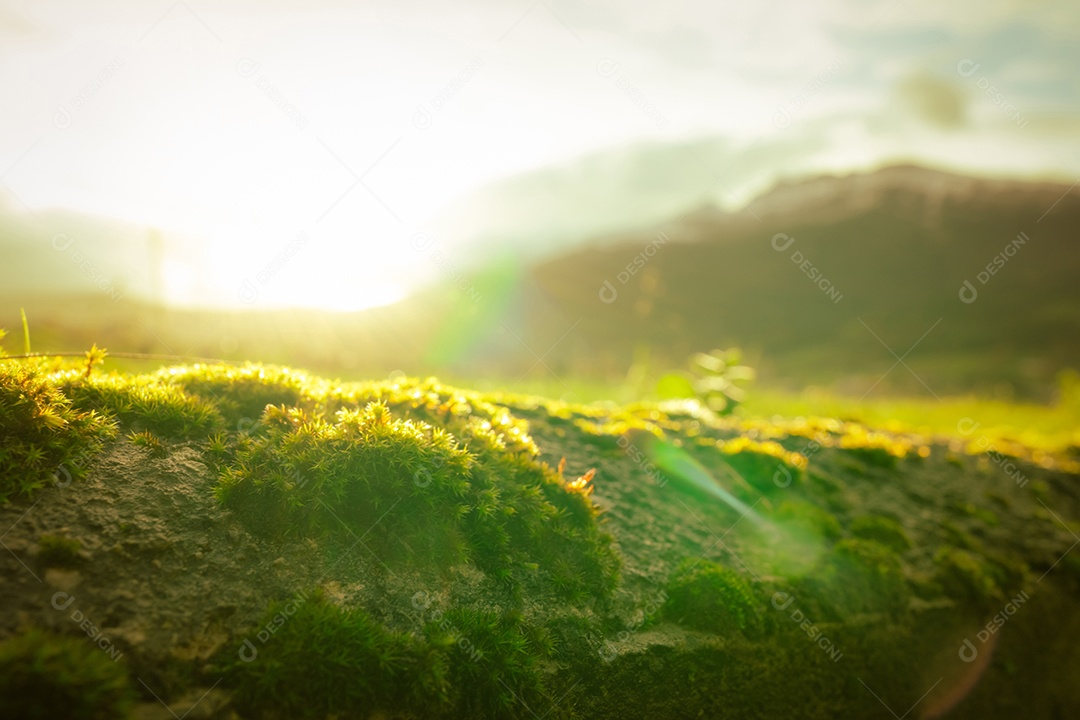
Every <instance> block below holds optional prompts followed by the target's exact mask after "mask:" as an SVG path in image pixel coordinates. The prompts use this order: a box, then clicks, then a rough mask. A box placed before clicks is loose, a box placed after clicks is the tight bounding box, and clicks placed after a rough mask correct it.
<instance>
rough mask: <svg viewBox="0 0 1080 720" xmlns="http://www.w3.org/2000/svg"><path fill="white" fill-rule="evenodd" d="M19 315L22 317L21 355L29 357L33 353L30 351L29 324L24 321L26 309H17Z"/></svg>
mask: <svg viewBox="0 0 1080 720" xmlns="http://www.w3.org/2000/svg"><path fill="white" fill-rule="evenodd" d="M19 315H21V316H22V331H23V354H25V355H29V354H30V353H31V352H33V351H32V350H31V349H30V323H28V322H27V321H26V308H19Z"/></svg>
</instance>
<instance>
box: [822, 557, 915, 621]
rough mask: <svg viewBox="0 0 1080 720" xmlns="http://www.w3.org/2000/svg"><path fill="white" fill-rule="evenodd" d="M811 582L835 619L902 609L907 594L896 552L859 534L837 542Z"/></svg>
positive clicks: (900, 610)
mask: <svg viewBox="0 0 1080 720" xmlns="http://www.w3.org/2000/svg"><path fill="white" fill-rule="evenodd" d="M810 584H811V586H812V587H814V588H815V594H816V595H817V597H818V599H819V600H820V602H821V605H822V606H823V607H828V608H832V611H833V612H832V614H833V617H834V618H837V619H839V618H845V617H849V616H850V614H853V613H881V612H886V613H892V614H895V613H901V612H903V611H904V610H906V608H907V607H908V600H909V597H910V592H909V590H908V587H907V585H906V583H905V581H904V576H903V565H902V563H901V562H900V559H899V558H898V557H897V556H896V553H895V552H894V551H893V550H891V549H890V548H888V547H886V546H885V545H882V544H880V543H878V542H876V541H873V540H864V539H859V538H847V539H844V540H841V541H839V542H838V543H836V545H835V546H833V548H832V550H831V551H830V552H829V553H828V554H827V555H826V556H825V558H824V559H823V564H822V567H821V569H820V572H819V573H816V574H815V575H814V576H813V578H812V579H811V581H810Z"/></svg>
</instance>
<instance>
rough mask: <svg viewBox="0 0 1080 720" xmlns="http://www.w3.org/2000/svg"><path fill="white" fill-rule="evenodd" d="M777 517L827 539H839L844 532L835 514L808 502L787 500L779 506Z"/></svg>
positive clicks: (790, 524)
mask: <svg viewBox="0 0 1080 720" xmlns="http://www.w3.org/2000/svg"><path fill="white" fill-rule="evenodd" d="M776 518H777V519H778V520H781V521H783V522H784V523H785V524H787V525H789V526H794V527H797V528H801V529H802V530H804V531H807V532H809V533H810V534H811V535H813V536H815V537H819V538H824V539H826V540H837V539H839V537H840V536H841V535H842V534H843V532H842V530H841V529H840V523H839V521H837V519H836V516H835V515H833V514H832V513H830V512H828V511H826V510H822V509H821V508H819V507H818V506H817V505H813V504H811V503H807V502H800V501H795V500H785V501H784V502H783V503H781V504H780V507H779V508H777V510H776Z"/></svg>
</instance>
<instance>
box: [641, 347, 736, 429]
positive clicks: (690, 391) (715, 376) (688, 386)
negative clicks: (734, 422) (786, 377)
mask: <svg viewBox="0 0 1080 720" xmlns="http://www.w3.org/2000/svg"><path fill="white" fill-rule="evenodd" d="M741 362H742V351H740V350H738V349H731V350H713V351H712V352H710V353H697V354H695V355H693V356H691V357H690V360H689V366H690V371H689V373H685V374H684V373H670V374H668V375H665V376H664V377H662V378H660V380H659V381H658V382H657V385H656V393H657V395H658V396H659V397H660V398H661V399H674V398H697V399H698V400H700V401H701V402H702V403H703V404H704V405H705V406H706V407H708V408H709V409H710V410H712V411H713V412H715V413H718V414H720V415H730V414H731V413H732V412H734V410H735V408H736V407H738V406H739V404H740V403H741V402H742V401H743V400H745V399H746V391H745V390H744V389H743V388H742V387H741V385H743V384H744V383H746V382H747V381H749V380H753V378H754V370H753V369H752V368H749V367H746V366H745V365H741V364H740V363H741Z"/></svg>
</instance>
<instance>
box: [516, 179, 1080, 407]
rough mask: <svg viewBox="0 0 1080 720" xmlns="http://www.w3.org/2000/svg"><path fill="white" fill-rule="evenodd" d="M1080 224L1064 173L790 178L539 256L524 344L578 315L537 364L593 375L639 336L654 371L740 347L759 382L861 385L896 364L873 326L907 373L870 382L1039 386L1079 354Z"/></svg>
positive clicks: (1077, 193) (1009, 388)
mask: <svg viewBox="0 0 1080 720" xmlns="http://www.w3.org/2000/svg"><path fill="white" fill-rule="evenodd" d="M661 232H662V233H663V234H662V235H660V234H659V233H661ZM1078 234H1080V188H1076V187H1069V186H1068V185H1061V184H1055V183H1033V182H1020V181H1010V180H1000V179H984V178H975V177H965V176H960V175H955V174H951V173H946V172H940V171H936V170H930V169H926V168H920V167H912V166H895V167H887V168H884V169H881V170H879V171H876V172H871V173H863V174H853V175H848V176H843V177H816V178H811V179H808V180H804V181H797V182H786V183H783V184H780V185H778V186H777V187H775V188H774V189H773V190H772V191H770V192H768V193H765V194H764V195H762V196H761V197H759V198H757V199H756V200H754V201H753V202H751V203H750V204H749V205H748V206H746V207H745V208H744V209H743V210H742V211H740V212H737V213H724V212H721V211H718V210H716V209H713V208H703V209H701V210H700V211H698V212H694V213H691V214H689V215H687V216H685V217H684V218H682V219H681V220H680V221H679V222H677V223H673V224H670V225H669V226H666V227H661V228H660V229H659V230H656V229H652V230H649V231H648V232H637V233H625V234H622V235H619V236H617V237H612V236H609V237H606V238H603V239H602V241H601V242H598V243H597V245H596V246H594V247H592V248H588V249H583V250H580V251H576V252H572V253H569V254H566V255H563V256H561V257H559V258H557V259H553V260H550V261H548V262H545V263H543V264H542V265H540V266H538V267H536V268H535V270H534V272H533V273H532V280H533V283H534V290H533V293H534V296H535V298H536V302H535V303H534V310H535V312H534V314H533V315H532V316H531V317H530V321H529V323H528V326H529V331H528V336H527V338H526V339H527V340H528V341H530V343H532V344H533V346H534V347H536V348H537V351H538V352H542V351H543V350H546V349H547V347H548V344H550V343H551V342H554V340H555V339H557V338H558V337H559V336H560V335H562V333H563V332H565V330H566V329H567V328H568V327H570V325H571V324H572V323H575V322H576V323H578V324H577V325H576V326H575V328H574V331H573V332H571V333H570V334H569V335H568V336H567V337H566V338H564V339H563V340H561V341H560V342H559V344H558V345H557V346H556V347H555V348H554V349H553V350H552V351H551V353H550V355H549V356H548V358H547V360H546V361H547V362H548V363H549V364H553V365H562V366H573V367H575V368H581V367H591V368H593V369H594V370H595V371H597V372H615V371H619V369H620V368H621V369H624V370H625V368H626V367H628V366H629V364H630V363H631V361H632V359H633V357H634V352H635V348H640V347H642V346H647V347H649V348H650V349H651V352H652V356H653V358H654V360H655V361H656V362H657V363H658V364H661V365H662V364H664V363H676V362H678V361H679V360H680V359H681V358H684V357H685V356H686V355H687V354H689V353H691V352H693V351H697V350H707V349H710V348H713V347H717V346H728V345H741V346H743V347H744V348H745V349H748V350H749V351H750V353H751V357H752V358H754V359H756V362H757V364H759V365H760V366H761V368H762V369H763V371H764V375H765V377H766V378H768V379H770V380H773V381H777V382H786V383H788V384H790V385H793V386H803V385H806V384H808V383H825V384H829V385H833V386H834V387H839V388H840V389H843V390H846V391H849V392H854V393H857V394H861V393H862V392H865V391H867V390H869V389H870V388H871V387H872V386H873V385H874V383H875V382H876V381H877V380H878V378H880V377H881V375H882V374H883V373H884V372H885V371H886V370H888V369H889V368H890V367H891V366H893V365H894V364H896V363H897V358H896V357H894V356H893V355H892V354H891V353H890V351H889V350H888V349H887V348H886V347H885V346H884V345H883V344H882V342H879V340H878V339H876V338H875V337H874V334H877V335H878V336H879V337H880V339H881V340H882V341H884V343H885V344H887V345H888V346H889V348H891V349H892V350H893V351H895V353H896V355H898V356H900V357H903V358H904V362H905V363H906V364H907V365H908V366H910V369H911V371H913V372H914V373H915V374H917V375H918V378H916V377H915V375H913V374H912V372H909V371H908V370H907V369H905V367H904V366H903V365H899V364H897V365H896V367H895V368H893V369H892V370H891V372H890V373H889V375H888V377H887V378H886V379H885V380H884V381H883V382H881V383H880V384H879V385H878V387H877V388H875V389H877V390H881V389H885V388H887V389H893V390H897V389H899V390H902V391H905V392H919V393H922V394H928V393H929V391H931V390H932V391H933V392H935V393H939V394H944V393H947V392H964V391H968V390H973V389H979V390H983V391H986V390H995V389H999V390H1001V391H1002V392H1005V393H1008V392H1015V393H1017V394H1019V395H1023V396H1029V397H1031V396H1035V397H1045V396H1047V395H1048V394H1049V392H1050V388H1051V385H1052V383H1053V379H1054V376H1055V374H1056V373H1057V372H1058V371H1059V370H1060V369H1062V368H1064V367H1069V366H1074V367H1075V366H1078V365H1080V281H1078V280H1080V237H1078ZM658 238H659V239H658ZM995 258H996V260H995ZM995 262H996V263H998V265H999V267H995V266H994V263H995ZM635 263H637V264H638V265H640V267H635ZM988 265H989V266H990V268H989V270H988V267H987V266H988ZM980 273H982V275H980ZM991 273H993V274H991ZM965 281H966V282H968V283H970V284H971V288H972V289H973V290H974V292H975V293H977V295H975V296H974V301H973V302H965V301H964V300H962V299H961V296H960V291H961V288H965V299H968V300H970V299H971V298H972V296H973V293H972V291H971V290H968V289H966V286H965V285H964V283H965ZM605 283H607V285H605ZM602 291H603V294H604V295H606V297H605V298H602V297H601V294H602ZM616 293H617V296H616ZM613 297H614V301H613V302H605V301H604V299H607V300H611V299H612V298H613ZM935 323H938V324H937V325H935ZM931 327H933V330H930V328H931ZM928 331H929V332H928ZM924 334H926V335H925V338H923V335H924ZM920 338H922V340H921V342H920V343H919V344H918V346H917V347H915V348H914V349H913V350H912V351H911V354H910V355H908V356H906V357H905V356H904V354H905V352H907V350H908V349H909V348H910V347H911V346H912V345H913V344H915V343H916V342H917V341H919V340H920ZM545 343H547V344H545ZM924 383H925V385H928V386H929V390H928V389H927V388H926V387H925V386H924Z"/></svg>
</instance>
